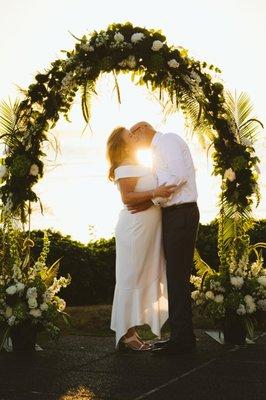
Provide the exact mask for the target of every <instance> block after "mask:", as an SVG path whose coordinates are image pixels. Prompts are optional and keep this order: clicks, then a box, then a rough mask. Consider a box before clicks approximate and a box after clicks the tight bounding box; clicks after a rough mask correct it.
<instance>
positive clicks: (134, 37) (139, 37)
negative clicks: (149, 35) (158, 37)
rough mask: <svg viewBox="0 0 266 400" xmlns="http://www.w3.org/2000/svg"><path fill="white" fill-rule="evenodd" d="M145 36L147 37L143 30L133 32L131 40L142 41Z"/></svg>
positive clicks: (134, 41)
mask: <svg viewBox="0 0 266 400" xmlns="http://www.w3.org/2000/svg"><path fill="white" fill-rule="evenodd" d="M144 37H145V35H144V33H141V32H137V33H133V35H132V36H131V42H132V43H137V42H140V41H141V40H143V39H144Z"/></svg>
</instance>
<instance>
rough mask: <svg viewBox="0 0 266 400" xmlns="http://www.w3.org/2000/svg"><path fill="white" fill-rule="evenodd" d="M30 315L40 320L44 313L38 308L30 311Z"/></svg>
mask: <svg viewBox="0 0 266 400" xmlns="http://www.w3.org/2000/svg"><path fill="white" fill-rule="evenodd" d="M30 315H32V316H33V317H35V318H39V317H41V315H42V312H41V310H39V309H38V308H34V309H33V310H30Z"/></svg>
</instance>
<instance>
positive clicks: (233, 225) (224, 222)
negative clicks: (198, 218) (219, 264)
mask: <svg viewBox="0 0 266 400" xmlns="http://www.w3.org/2000/svg"><path fill="white" fill-rule="evenodd" d="M220 219H221V220H220V223H219V237H221V238H222V248H220V249H219V250H220V252H223V253H224V252H225V251H226V249H228V248H229V247H230V246H231V245H232V242H233V240H234V239H235V238H236V237H237V236H241V235H244V234H245V233H247V232H248V231H249V230H251V229H252V228H253V227H254V225H255V220H254V218H253V217H252V213H251V210H248V209H246V210H242V211H241V213H240V212H239V211H238V210H237V208H236V206H234V205H232V204H230V203H228V202H227V201H226V200H223V201H221V215H220Z"/></svg>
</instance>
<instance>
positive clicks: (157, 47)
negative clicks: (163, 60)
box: [151, 40, 163, 51]
mask: <svg viewBox="0 0 266 400" xmlns="http://www.w3.org/2000/svg"><path fill="white" fill-rule="evenodd" d="M162 47H163V42H161V41H160V40H154V42H153V43H152V47H151V49H152V50H153V51H159V50H161V48H162Z"/></svg>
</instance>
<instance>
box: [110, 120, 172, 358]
mask: <svg viewBox="0 0 266 400" xmlns="http://www.w3.org/2000/svg"><path fill="white" fill-rule="evenodd" d="M137 149H138V144H137V142H136V140H135V139H134V137H132V134H131V132H130V131H129V130H127V129H126V128H124V127H119V128H116V129H115V130H114V131H113V132H112V133H111V135H110V137H109V139H108V142H107V158H108V161H109V164H110V168H109V179H110V180H111V181H113V182H115V183H116V184H117V187H118V189H119V190H120V194H121V198H122V201H123V203H124V208H123V209H122V210H121V212H120V215H119V220H118V223H117V226H116V229H115V239H116V287H115V292H114V300H113V308H112V317H111V329H112V330H113V331H115V332H116V346H117V348H118V350H120V351H146V350H148V349H149V347H150V346H149V345H148V344H147V343H145V342H144V341H143V340H141V338H140V337H139V336H138V334H137V332H136V330H135V327H136V326H137V325H143V324H148V325H149V326H150V327H151V330H152V332H153V333H154V334H155V335H156V336H160V331H161V327H162V326H163V324H164V323H165V321H166V320H167V318H168V301H167V283H166V272H165V259H164V255H163V248H162V227H161V223H162V222H161V219H162V218H161V209H160V207H156V206H153V207H149V208H148V209H146V210H145V211H143V212H140V213H135V214H133V213H131V212H130V211H128V209H127V206H129V205H130V204H137V203H143V202H147V204H148V203H150V202H151V200H152V199H153V198H155V197H163V198H168V197H169V196H170V195H171V194H172V193H173V191H174V190H175V188H176V186H175V185H168V186H166V185H161V186H159V187H157V178H156V176H155V175H154V174H153V173H152V170H151V169H149V168H147V167H144V166H142V165H140V164H139V163H138V161H137V159H136V151H137Z"/></svg>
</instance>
